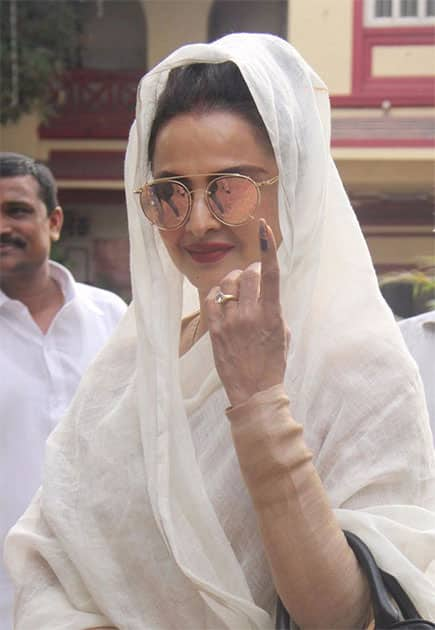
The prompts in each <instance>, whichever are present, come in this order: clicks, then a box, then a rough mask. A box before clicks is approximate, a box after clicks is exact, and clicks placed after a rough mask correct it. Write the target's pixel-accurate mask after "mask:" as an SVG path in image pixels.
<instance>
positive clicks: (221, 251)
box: [184, 241, 234, 263]
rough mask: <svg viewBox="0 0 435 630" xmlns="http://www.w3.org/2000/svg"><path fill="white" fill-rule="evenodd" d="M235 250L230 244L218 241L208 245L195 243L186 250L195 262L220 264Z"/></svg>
mask: <svg viewBox="0 0 435 630" xmlns="http://www.w3.org/2000/svg"><path fill="white" fill-rule="evenodd" d="M233 248H234V245H229V244H228V243H219V242H217V241H213V242H207V243H195V244H193V245H188V246H187V247H185V248H184V249H185V250H186V251H187V252H188V254H190V256H191V257H192V258H193V260H194V261H195V262H199V263H214V262H219V261H220V260H222V258H224V257H225V256H226V255H227V253H228V252H229V251H230V250H231V249H233Z"/></svg>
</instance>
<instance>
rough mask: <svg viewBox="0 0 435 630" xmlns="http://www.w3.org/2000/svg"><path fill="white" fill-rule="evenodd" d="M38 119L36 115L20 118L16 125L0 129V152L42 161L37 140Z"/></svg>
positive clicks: (10, 124) (11, 124)
mask: <svg viewBox="0 0 435 630" xmlns="http://www.w3.org/2000/svg"><path fill="white" fill-rule="evenodd" d="M38 125H39V117H38V115H37V114H28V115H25V116H22V117H21V118H20V120H19V121H18V122H17V123H9V124H8V125H2V126H1V127H0V151H12V152H14V153H24V154H26V155H30V156H31V157H34V158H39V159H44V157H45V156H44V155H41V154H40V146H39V138H38Z"/></svg>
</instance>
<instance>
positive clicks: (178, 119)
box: [153, 110, 275, 177]
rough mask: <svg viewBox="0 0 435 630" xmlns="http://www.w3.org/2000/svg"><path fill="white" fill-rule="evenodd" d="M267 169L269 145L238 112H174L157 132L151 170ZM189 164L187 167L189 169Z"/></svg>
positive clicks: (270, 164)
mask: <svg viewBox="0 0 435 630" xmlns="http://www.w3.org/2000/svg"><path fill="white" fill-rule="evenodd" d="M241 164H243V165H250V166H251V167H252V168H261V169H264V170H266V171H267V170H269V168H270V167H272V168H273V167H274V166H275V160H274V157H273V154H272V153H271V151H270V145H269V144H268V143H266V142H265V141H264V140H263V138H262V135H261V134H260V132H259V131H258V129H256V128H255V127H254V125H253V124H251V123H250V122H249V121H248V120H246V119H245V118H244V117H243V116H242V115H241V114H239V113H235V112H232V111H229V110H212V111H208V112H201V113H200V112H196V111H195V112H189V113H183V114H177V115H176V116H174V117H173V118H171V119H170V120H169V121H167V122H166V123H165V124H164V125H162V127H161V129H160V130H159V131H158V133H157V137H156V144H155V150H154V156H153V174H154V176H155V177H156V176H157V172H160V171H163V170H164V171H169V172H180V166H181V165H182V166H183V169H182V170H183V172H202V173H204V172H220V171H221V170H228V168H230V167H231V166H232V165H241ZM189 168H190V170H189Z"/></svg>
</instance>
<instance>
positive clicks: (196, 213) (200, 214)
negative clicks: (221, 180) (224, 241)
mask: <svg viewBox="0 0 435 630" xmlns="http://www.w3.org/2000/svg"><path fill="white" fill-rule="evenodd" d="M206 194H207V193H206V191H205V190H204V188H201V189H196V190H192V191H191V200H192V209H191V211H190V215H189V219H188V221H187V223H186V228H185V229H186V230H188V231H189V232H191V233H192V234H193V235H194V236H195V237H196V238H201V237H202V236H204V234H206V233H207V232H208V231H209V230H219V229H220V228H221V223H220V222H219V221H218V220H217V219H216V217H214V216H213V215H212V213H211V212H210V210H209V207H208V205H207V201H206V197H205V196H206Z"/></svg>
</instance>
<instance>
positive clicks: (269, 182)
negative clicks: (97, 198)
mask: <svg viewBox="0 0 435 630" xmlns="http://www.w3.org/2000/svg"><path fill="white" fill-rule="evenodd" d="M193 177H213V179H211V180H210V181H209V182H208V184H207V186H206V187H205V188H204V189H203V190H204V194H205V193H206V192H208V194H205V201H206V203H207V208H208V210H209V212H210V214H211V215H212V216H213V217H214V218H215V219H217V220H218V221H219V223H223V225H227V226H229V227H238V226H239V225H244V224H245V223H247V222H248V221H249V220H250V219H253V218H254V217H253V216H252V215H251V214H250V215H248V216H247V217H246V219H245V220H244V221H242V222H241V223H228V222H227V221H224V220H223V219H222V218H221V217H219V216H218V215H217V214H216V213H215V212H214V210H213V209H212V208H211V204H210V202H209V197H210V195H211V193H210V191H209V190H208V189H209V187H210V186H211V185H212V184H213V182H215V181H217V180H219V179H223V178H224V177H240V178H241V179H247V180H248V181H250V182H251V183H252V184H254V186H255V188H256V189H257V203H256V204H255V208H254V211H255V210H256V209H257V208H258V204H259V203H260V201H261V189H262V187H263V186H271V185H272V184H276V182H277V181H278V180H279V175H275V176H274V177H271V178H269V179H265V180H263V181H261V182H256V181H255V179H252V177H249V175H243V174H242V173H196V174H194V175H183V176H182V178H180V179H191V178H193ZM180 179H177V178H176V177H159V178H157V179H153V180H151V181H150V182H148V183H147V184H144V185H143V186H141V187H140V188H138V189H137V190H134V191H133V192H134V194H135V195H141V194H142V193H143V191H144V190H145V188H147V187H149V186H154V185H155V184H164V183H167V182H175V183H176V184H178V185H179V186H181V187H182V188H183V189H184V190H185V191H186V193H187V195H188V199H189V208H188V210H187V212H186V215H185V217H184V219H183V221H182V222H181V223H180V224H179V225H177V226H176V227H173V228H167V227H162V226H160V225H158V224H157V223H154V222H153V221H151V219H150V218H149V217H148V216H147V215H146V213H145V210H144V208H143V206H142V200H141V198H139V203H140V207H141V210H142V212H143V214H144V216H145V218H146V219H147V220H148V221H149V222H150V223H151V225H155V226H156V227H157V228H158V229H159V230H163V231H164V232H174V231H175V230H179V229H180V228H182V227H183V225H186V223H187V221H188V220H189V217H190V214H191V212H192V208H193V198H192V196H193V193H194V192H197V191H198V190H201V188H195V189H193V190H189V189H188V188H187V186H186V184H184V183H183V182H182V181H180Z"/></svg>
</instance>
